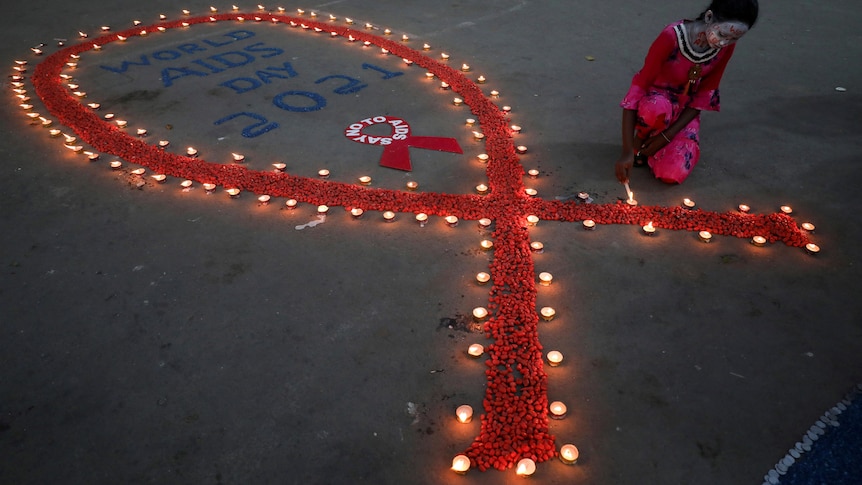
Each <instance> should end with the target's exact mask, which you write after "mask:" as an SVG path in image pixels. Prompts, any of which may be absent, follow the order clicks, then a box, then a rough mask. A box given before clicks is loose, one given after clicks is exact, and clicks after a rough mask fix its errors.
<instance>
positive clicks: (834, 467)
mask: <svg viewBox="0 0 862 485" xmlns="http://www.w3.org/2000/svg"><path fill="white" fill-rule="evenodd" d="M763 478H764V482H763V483H764V485H779V484H780V485H860V484H862V384H860V385H858V386H856V388H854V390H853V391H852V392H850V393H849V394H848V395H847V396H845V397H844V399H842V400H841V401H840V402H838V403H837V404H836V405H835V406H833V407H832V408H831V409H829V410H828V411H826V412H825V413H824V414H823V416H821V417H820V419H818V420H817V422H816V423H815V424H814V425H812V426H811V428H809V429H808V430H807V431H806V432H805V433H804V434H803V436H802V438H801V440H800V441H798V442H797V443H796V444H795V445H794V446H793V447H792V448H791V449H790V451H789V452H788V453H787V454H786V455H785V456H784V457H783V458H782V459H781V460H779V461H778V463H777V464H776V465H775V467H773V468H772V469H771V470H769V472H768V473H767V474H766V476H764V477H763Z"/></svg>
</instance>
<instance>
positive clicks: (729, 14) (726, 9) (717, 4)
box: [697, 0, 758, 28]
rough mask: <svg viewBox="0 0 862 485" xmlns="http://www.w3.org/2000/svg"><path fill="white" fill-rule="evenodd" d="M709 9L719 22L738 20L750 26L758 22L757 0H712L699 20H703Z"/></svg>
mask: <svg viewBox="0 0 862 485" xmlns="http://www.w3.org/2000/svg"><path fill="white" fill-rule="evenodd" d="M709 10H712V15H713V16H714V17H715V19H716V20H717V21H719V22H731V21H734V20H738V21H740V22H742V23H744V24H745V25H747V26H748V28H751V27H754V23H755V22H757V10H758V7H757V0H712V2H711V3H710V4H709V7H707V8H706V10H704V11H703V13H701V14H700V16H699V17H698V18H697V20H703V19H704V17H705V16H706V12H707V11H709Z"/></svg>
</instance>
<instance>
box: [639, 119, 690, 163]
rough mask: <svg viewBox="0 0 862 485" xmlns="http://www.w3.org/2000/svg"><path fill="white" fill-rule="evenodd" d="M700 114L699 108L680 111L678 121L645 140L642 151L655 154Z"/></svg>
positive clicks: (649, 155) (646, 153) (647, 154)
mask: <svg viewBox="0 0 862 485" xmlns="http://www.w3.org/2000/svg"><path fill="white" fill-rule="evenodd" d="M698 114H700V110H699V109H696V108H685V109H684V110H682V113H680V115H679V117H678V118H677V119H676V121H674V122H673V123H671V125H670V126H668V127H667V129H666V130H664V131H663V132H661V133H659V134H658V135H655V136H653V137H650V138H649V139H647V140H646V141H644V142H643V144H642V145H641V148H640V152H641V153H642V154H643V155H646V156H648V157H651V156H653V155H655V153H656V152H657V151H659V150H661V149H662V148H664V147H665V146H666V145H667V144H668V143H670V140H673V137H675V136H676V135H677V133H679V132H680V131H682V130H683V129H684V128H685V127H686V125H688V124H689V123H691V120H693V119H695V118H697V115H698Z"/></svg>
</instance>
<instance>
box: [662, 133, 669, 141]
mask: <svg viewBox="0 0 862 485" xmlns="http://www.w3.org/2000/svg"><path fill="white" fill-rule="evenodd" d="M661 137H662V138H664V139H665V140H666V141H667V142H668V143H670V138H668V137H667V135H665V134H664V132H661Z"/></svg>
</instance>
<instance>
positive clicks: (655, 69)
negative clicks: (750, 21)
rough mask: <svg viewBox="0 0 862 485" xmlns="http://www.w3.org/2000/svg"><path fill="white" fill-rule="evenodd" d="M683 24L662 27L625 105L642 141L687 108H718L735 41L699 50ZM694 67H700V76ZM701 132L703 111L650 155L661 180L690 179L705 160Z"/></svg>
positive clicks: (635, 78) (652, 164)
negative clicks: (633, 112)
mask: <svg viewBox="0 0 862 485" xmlns="http://www.w3.org/2000/svg"><path fill="white" fill-rule="evenodd" d="M684 22H686V21H685V20H680V21H678V22H675V23H672V24H670V25H668V26H667V27H665V28H664V30H662V31H661V34H659V36H658V38H656V40H655V41H654V42H653V44H652V46H650V49H649V52H648V53H647V56H646V60H645V61H644V65H643V67H642V68H641V70H640V71H638V72H637V74H635V76H634V78H632V84H631V87H630V88H629V91H628V93H626V96H625V98H623V100H622V102H621V103H620V106H622V107H623V108H625V109H631V110H636V111H637V122H636V124H635V132H636V133H637V136H638V137H639V138H641V139H647V138H649V137H651V136H655V135H658V134H659V133H661V132H662V131H664V130H665V129H666V128H667V127H668V126H669V125H670V124H671V123H673V121H674V120H676V119H677V117H678V116H679V115H680V114H681V113H682V111H683V109H685V108H686V107H690V108H694V109H697V110H709V111H718V110H719V93H718V85H719V83H720V81H721V76H722V74H724V69H725V67H726V66H727V62H728V61H729V60H730V57H731V56H732V55H733V50H734V47H735V45H733V44H732V45H730V46H728V47H724V48H720V49H710V50H708V51H706V52H702V53H698V52H695V51H694V50H693V49H692V48H691V45H692V44H691V41H690V39H688V35H687V33H686V29H685V26H684V25H683V23H684ZM695 66H700V67H699V70H700V72H699V73H697V74H694V70H696V69H697V68H696V67H695ZM693 68H694V70H693ZM690 75H691V76H692V77H697V79H696V80H695V81H694V82H693V83H690V82H689V79H690ZM699 131H700V115H699V114H698V116H697V117H696V118H695V119H694V120H692V121H691V122H690V123H689V124H688V125H687V126H686V127H685V128H684V129H683V130H682V131H680V132H679V133H677V134H676V136H674V137H673V139H671V142H670V143H669V144H667V145H666V146H665V147H664V148H662V149H661V150H659V151H658V152H656V153H655V155H653V156H651V157H649V159H648V163H649V166H650V168H651V169H652V171H653V173H654V174H655V176H656V178H659V179H661V180H664V181H665V182H669V183H681V182H682V181H683V180H685V179H686V177H688V175H689V173H691V170H692V169H693V168H694V166H695V164H696V163H697V161H698V159H699V158H700V147H699V143H698V141H699V139H698V138H699V135H698V133H699Z"/></svg>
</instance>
